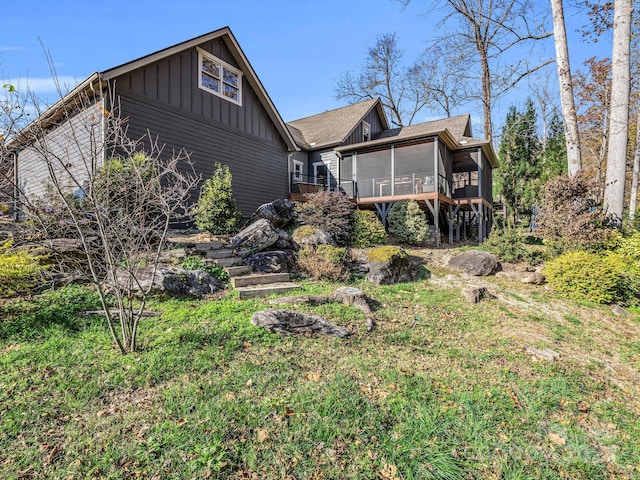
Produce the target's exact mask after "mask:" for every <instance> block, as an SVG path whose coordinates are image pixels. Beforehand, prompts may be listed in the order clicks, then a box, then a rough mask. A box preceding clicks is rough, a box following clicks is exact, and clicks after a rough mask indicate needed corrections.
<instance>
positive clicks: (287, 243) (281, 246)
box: [272, 229, 300, 251]
mask: <svg viewBox="0 0 640 480" xmlns="http://www.w3.org/2000/svg"><path fill="white" fill-rule="evenodd" d="M278 235H279V237H278V240H277V241H276V243H274V244H273V245H272V247H273V249H274V250H296V251H297V250H299V249H300V246H299V245H298V244H297V243H296V242H295V241H294V240H293V238H291V235H289V234H288V233H287V232H285V231H284V230H280V229H278Z"/></svg>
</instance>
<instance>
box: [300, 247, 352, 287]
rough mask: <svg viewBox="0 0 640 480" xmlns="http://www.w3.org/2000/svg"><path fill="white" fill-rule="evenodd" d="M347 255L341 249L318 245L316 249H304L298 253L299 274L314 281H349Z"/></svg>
mask: <svg viewBox="0 0 640 480" xmlns="http://www.w3.org/2000/svg"><path fill="white" fill-rule="evenodd" d="M348 261H349V254H348V252H347V250H346V249H345V248H343V247H334V246H332V245H318V247H317V248H304V249H302V250H300V251H299V252H298V268H299V269H300V272H301V273H303V274H305V275H307V276H309V278H312V279H314V280H331V281H334V282H342V281H345V280H348V279H349V276H350V274H349V270H348V268H347V262H348Z"/></svg>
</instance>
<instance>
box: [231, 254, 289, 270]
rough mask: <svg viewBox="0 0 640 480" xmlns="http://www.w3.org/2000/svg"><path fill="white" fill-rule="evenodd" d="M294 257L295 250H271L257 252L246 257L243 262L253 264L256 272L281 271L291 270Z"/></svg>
mask: <svg viewBox="0 0 640 480" xmlns="http://www.w3.org/2000/svg"><path fill="white" fill-rule="evenodd" d="M294 258H295V252H294V251H293V250H270V251H268V252H258V253H255V254H253V255H251V256H249V257H247V258H245V259H244V260H243V261H242V263H243V264H245V265H251V266H253V270H254V271H255V272H263V273H281V272H290V271H291V267H292V266H293V264H294Z"/></svg>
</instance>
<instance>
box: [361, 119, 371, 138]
mask: <svg viewBox="0 0 640 480" xmlns="http://www.w3.org/2000/svg"><path fill="white" fill-rule="evenodd" d="M369 140H371V125H369V124H368V123H367V122H362V141H363V142H368V141H369Z"/></svg>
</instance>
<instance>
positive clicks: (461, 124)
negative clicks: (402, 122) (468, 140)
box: [377, 113, 471, 142]
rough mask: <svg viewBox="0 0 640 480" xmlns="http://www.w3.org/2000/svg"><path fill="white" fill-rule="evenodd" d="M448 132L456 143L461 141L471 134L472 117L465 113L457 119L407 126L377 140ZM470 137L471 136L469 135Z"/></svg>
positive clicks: (389, 132)
mask: <svg viewBox="0 0 640 480" xmlns="http://www.w3.org/2000/svg"><path fill="white" fill-rule="evenodd" d="M444 130H448V131H449V133H450V134H451V135H452V136H453V138H454V139H455V140H456V141H458V142H459V141H461V140H462V139H463V138H464V137H465V133H469V134H470V133H471V115H469V114H468V113H465V114H464V115H458V116H455V117H448V118H442V119H438V120H432V121H429V122H423V123H417V124H415V125H407V126H405V127H398V128H392V129H389V130H384V131H383V132H381V133H380V135H378V137H377V138H391V137H394V138H404V137H413V136H415V135H428V134H430V133H435V132H441V131H444ZM467 136H470V135H467Z"/></svg>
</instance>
